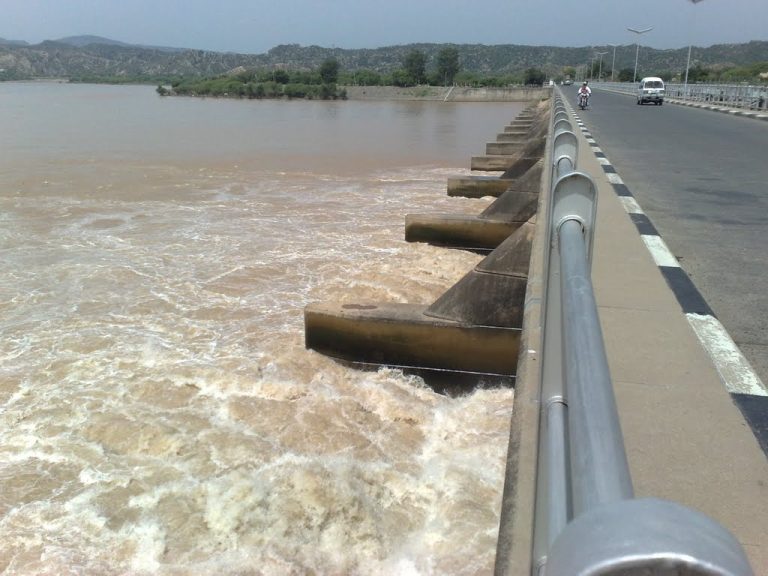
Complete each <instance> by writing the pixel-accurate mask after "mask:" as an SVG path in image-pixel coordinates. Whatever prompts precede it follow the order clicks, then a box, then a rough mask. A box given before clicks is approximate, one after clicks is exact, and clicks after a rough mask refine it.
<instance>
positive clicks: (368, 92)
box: [343, 86, 551, 102]
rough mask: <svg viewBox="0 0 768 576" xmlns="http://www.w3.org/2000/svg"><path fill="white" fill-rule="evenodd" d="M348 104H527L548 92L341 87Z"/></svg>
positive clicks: (462, 88)
mask: <svg viewBox="0 0 768 576" xmlns="http://www.w3.org/2000/svg"><path fill="white" fill-rule="evenodd" d="M343 88H344V89H345V90H346V91H347V98H349V99H350V100H439V101H443V100H446V97H447V100H448V101H449V102H529V101H536V100H541V99H542V98H548V97H549V95H550V90H551V89H550V88H549V87H546V88H522V87H518V88H465V87H458V86H451V87H447V88H446V87H443V86H412V87H408V88H399V87H397V86H343Z"/></svg>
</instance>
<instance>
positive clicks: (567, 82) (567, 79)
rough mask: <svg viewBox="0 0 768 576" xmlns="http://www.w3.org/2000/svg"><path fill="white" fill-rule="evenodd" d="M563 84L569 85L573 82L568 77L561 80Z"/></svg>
mask: <svg viewBox="0 0 768 576" xmlns="http://www.w3.org/2000/svg"><path fill="white" fill-rule="evenodd" d="M563 84H565V85H566V86H570V85H571V84H573V80H571V79H570V78H566V79H565V80H564V81H563Z"/></svg>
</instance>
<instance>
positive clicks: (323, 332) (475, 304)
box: [304, 105, 549, 376]
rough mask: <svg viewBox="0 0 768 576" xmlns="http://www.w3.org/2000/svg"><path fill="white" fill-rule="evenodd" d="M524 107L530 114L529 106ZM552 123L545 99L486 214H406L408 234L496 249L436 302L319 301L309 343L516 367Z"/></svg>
mask: <svg viewBox="0 0 768 576" xmlns="http://www.w3.org/2000/svg"><path fill="white" fill-rule="evenodd" d="M526 116H529V117H531V118H533V116H532V115H531V114H529V113H526ZM548 124H549V113H548V106H547V105H541V106H540V107H539V109H538V111H537V113H536V114H535V121H534V122H533V124H532V128H531V131H532V136H531V139H530V140H529V142H528V143H527V144H526V145H524V146H523V150H524V151H525V154H526V155H524V156H522V157H515V158H516V159H515V160H514V161H513V162H512V164H511V166H510V168H511V170H510V171H508V173H505V174H504V175H503V176H505V178H504V179H503V180H502V179H498V180H500V181H503V182H512V181H513V178H514V177H515V176H516V175H517V174H518V173H521V174H524V177H522V178H518V179H517V182H518V183H519V186H518V187H516V188H515V189H512V188H509V189H508V190H507V191H506V192H504V193H503V194H501V195H500V197H499V198H498V199H497V200H496V201H495V202H494V203H492V204H491V205H490V206H489V207H488V208H487V209H486V210H485V211H484V212H483V213H482V214H480V216H461V215H441V216H431V215H416V216H412V215H411V216H408V217H407V218H406V239H407V240H411V241H413V240H418V241H426V242H432V243H436V244H442V245H450V246H457V247H465V248H466V247H470V248H479V249H486V250H492V252H491V253H490V254H489V255H488V256H487V257H486V258H485V259H484V260H482V261H481V262H480V263H479V264H478V265H477V266H476V267H475V269H473V270H471V271H470V272H469V273H468V274H467V275H466V276H464V278H462V279H461V280H460V281H459V282H457V283H456V284H455V285H454V286H453V287H452V288H450V289H449V290H448V291H446V292H445V293H444V294H443V295H442V296H441V297H440V298H438V299H437V300H436V301H435V302H434V303H433V304H432V305H431V306H417V305H410V304H392V303H371V302H359V303H346V304H338V303H325V304H324V303H318V304H311V305H309V306H307V307H306V308H305V310H304V325H305V344H306V346H307V347H308V348H311V349H313V350H317V351H319V352H322V353H323V354H326V355H328V356H332V357H334V358H338V359H340V360H344V361H350V362H361V363H371V364H387V365H393V366H409V367H414V368H435V369H441V370H459V371H467V372H480V373H491V374H500V375H505V376H510V375H514V374H515V370H516V365H517V356H518V350H517V346H518V342H519V339H520V327H521V323H522V309H523V302H524V299H525V286H526V284H527V271H528V264H529V259H530V247H531V241H532V237H533V232H534V230H535V228H536V226H535V212H536V207H537V198H538V188H539V182H538V181H539V180H540V178H541V172H542V170H541V166H540V163H539V166H537V167H536V166H533V164H535V163H537V162H538V159H532V158H529V157H528V155H532V154H534V153H537V152H538V153H541V152H543V148H544V144H543V141H544V139H545V134H546V129H547V126H548Z"/></svg>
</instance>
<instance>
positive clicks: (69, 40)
mask: <svg viewBox="0 0 768 576" xmlns="http://www.w3.org/2000/svg"><path fill="white" fill-rule="evenodd" d="M54 42H58V43H59V44H69V45H70V46H77V47H78V48H82V47H84V46H88V45H89V44H107V45H109V46H130V44H128V43H127V42H120V41H119V40H111V39H109V38H104V37H103V36H91V35H84V36H67V37H66V38H59V39H58V40H54Z"/></svg>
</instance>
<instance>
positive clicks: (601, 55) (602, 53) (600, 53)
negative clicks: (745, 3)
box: [595, 0, 701, 82]
mask: <svg viewBox="0 0 768 576" xmlns="http://www.w3.org/2000/svg"><path fill="white" fill-rule="evenodd" d="M699 1H701V0H699ZM595 54H597V55H598V56H600V67H599V68H598V69H597V81H598V82H600V81H601V80H602V78H603V55H604V54H608V52H595Z"/></svg>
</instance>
